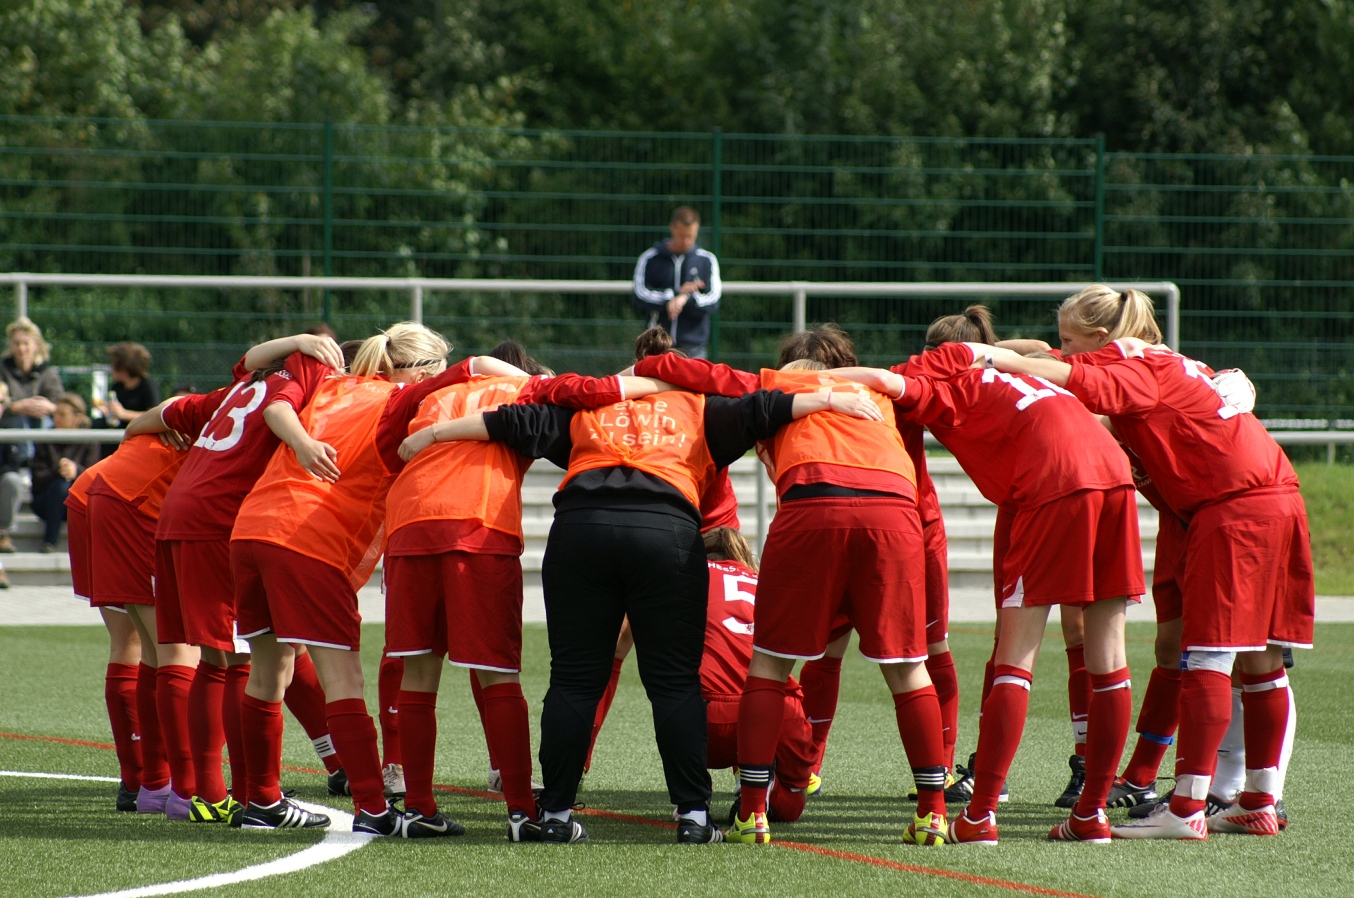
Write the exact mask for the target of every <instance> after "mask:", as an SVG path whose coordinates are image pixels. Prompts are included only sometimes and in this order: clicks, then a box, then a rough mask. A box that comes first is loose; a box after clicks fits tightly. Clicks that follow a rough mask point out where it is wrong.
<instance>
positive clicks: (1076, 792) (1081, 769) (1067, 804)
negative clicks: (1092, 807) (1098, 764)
mask: <svg viewBox="0 0 1354 898" xmlns="http://www.w3.org/2000/svg"><path fill="white" fill-rule="evenodd" d="M1067 766H1068V767H1070V768H1072V776H1071V778H1070V779H1068V781H1067V788H1066V789H1064V790H1063V794H1061V795H1059V796H1058V797H1057V798H1056V799H1054V800H1053V806H1054V807H1055V808H1072V807H1076V805H1077V799H1079V798H1081V790H1082V789H1083V788H1085V786H1086V759H1085V758H1083V757H1082V756H1081V755H1071V756H1070V757H1068V759H1067Z"/></svg>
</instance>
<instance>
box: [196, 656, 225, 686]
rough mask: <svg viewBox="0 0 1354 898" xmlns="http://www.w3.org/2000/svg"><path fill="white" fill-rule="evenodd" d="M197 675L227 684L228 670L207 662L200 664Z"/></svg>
mask: <svg viewBox="0 0 1354 898" xmlns="http://www.w3.org/2000/svg"><path fill="white" fill-rule="evenodd" d="M197 675H198V676H200V677H206V678H207V679H209V680H215V681H217V682H218V683H224V682H226V668H224V667H217V666H216V665H215V664H209V663H207V662H206V661H200V662H198V665H197Z"/></svg>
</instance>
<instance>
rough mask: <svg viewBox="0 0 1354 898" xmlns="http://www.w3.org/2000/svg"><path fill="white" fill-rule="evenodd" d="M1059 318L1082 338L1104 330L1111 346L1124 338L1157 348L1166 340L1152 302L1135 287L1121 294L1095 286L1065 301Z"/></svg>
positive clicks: (1100, 285) (1101, 285)
mask: <svg viewBox="0 0 1354 898" xmlns="http://www.w3.org/2000/svg"><path fill="white" fill-rule="evenodd" d="M1058 318H1059V320H1060V321H1061V322H1062V323H1063V324H1064V325H1065V326H1066V327H1068V328H1069V329H1071V330H1074V331H1076V332H1077V333H1080V334H1094V333H1096V332H1097V331H1099V330H1101V329H1103V330H1104V331H1105V342H1107V343H1108V342H1110V341H1111V340H1118V339H1119V338H1120V337H1137V338H1138V339H1140V340H1146V341H1147V342H1148V343H1152V344H1154V345H1155V344H1157V343H1160V342H1161V339H1162V338H1161V328H1160V327H1158V326H1157V319H1156V313H1155V311H1154V309H1153V307H1152V300H1151V299H1150V298H1149V297H1148V296H1147V294H1146V293H1143V292H1142V291H1141V290H1134V289H1133V288H1132V287H1129V288H1128V289H1126V290H1124V291H1122V292H1119V291H1116V290H1111V289H1110V288H1109V287H1106V286H1105V285H1104V284H1091V285H1090V286H1089V287H1086V288H1084V289H1082V290H1080V291H1078V292H1077V293H1075V294H1073V295H1072V296H1069V297H1067V299H1065V300H1063V303H1062V305H1061V306H1059V307H1058Z"/></svg>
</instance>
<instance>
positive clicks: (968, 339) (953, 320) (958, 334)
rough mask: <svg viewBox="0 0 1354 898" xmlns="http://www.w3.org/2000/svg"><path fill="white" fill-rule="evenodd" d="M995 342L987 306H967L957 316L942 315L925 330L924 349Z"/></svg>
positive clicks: (989, 311) (990, 312)
mask: <svg viewBox="0 0 1354 898" xmlns="http://www.w3.org/2000/svg"><path fill="white" fill-rule="evenodd" d="M996 342H997V332H996V331H995V330H994V329H993V327H992V310H991V309H989V308H988V307H987V306H982V305H978V306H969V307H968V308H967V309H965V310H964V311H963V312H962V313H961V314H959V315H944V316H941V317H940V318H937V319H936V320H935V321H932V322H931V326H930V327H928V328H927V329H926V348H927V349H937V348H939V347H940V346H943V345H944V344H946V343H987V344H989V345H991V344H993V343H996Z"/></svg>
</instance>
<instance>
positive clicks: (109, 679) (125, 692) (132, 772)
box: [103, 664, 141, 792]
mask: <svg viewBox="0 0 1354 898" xmlns="http://www.w3.org/2000/svg"><path fill="white" fill-rule="evenodd" d="M136 680H137V665H135V664H109V665H108V670H107V672H106V673H104V676H103V702H104V704H105V705H107V706H108V725H109V726H110V727H112V729H113V745H115V746H116V747H117V756H118V772H119V774H120V775H121V777H122V785H124V786H126V787H127V788H128V789H130V790H131V791H133V792H135V791H136V790H137V789H140V788H141V747H140V745H138V740H137V735H136Z"/></svg>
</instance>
